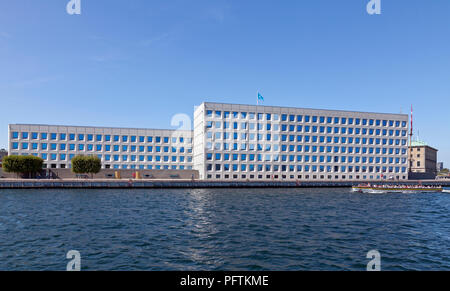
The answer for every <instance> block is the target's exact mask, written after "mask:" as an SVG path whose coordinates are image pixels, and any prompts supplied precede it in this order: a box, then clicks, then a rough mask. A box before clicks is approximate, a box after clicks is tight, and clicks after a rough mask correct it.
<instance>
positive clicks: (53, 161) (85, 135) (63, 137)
mask: <svg viewBox="0 0 450 291" xmlns="http://www.w3.org/2000/svg"><path fill="white" fill-rule="evenodd" d="M9 152H10V154H11V155H34V156H38V157H41V158H42V159H43V160H44V164H45V167H46V168H53V169H63V168H70V166H71V164H70V161H71V160H72V158H73V157H75V156H76V155H80V154H82V155H96V156H98V157H99V158H100V159H101V161H102V167H103V168H105V169H142V170H144V169H145V170H190V169H192V131H178V130H177V131H175V130H163V129H133V128H109V127H87V126H58V125H33V124H10V125H9Z"/></svg>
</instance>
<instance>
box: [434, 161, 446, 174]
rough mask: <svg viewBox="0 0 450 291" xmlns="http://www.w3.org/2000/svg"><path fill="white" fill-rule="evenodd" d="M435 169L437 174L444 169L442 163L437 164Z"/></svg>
mask: <svg viewBox="0 0 450 291" xmlns="http://www.w3.org/2000/svg"><path fill="white" fill-rule="evenodd" d="M436 167H437V169H436V171H437V172H440V171H442V170H443V169H444V162H438V163H437V166H436Z"/></svg>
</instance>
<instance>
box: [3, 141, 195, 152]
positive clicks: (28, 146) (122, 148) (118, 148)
mask: <svg viewBox="0 0 450 291" xmlns="http://www.w3.org/2000/svg"><path fill="white" fill-rule="evenodd" d="M11 148H12V149H13V150H18V149H19V143H18V142H13V143H12V144H11ZM20 149H22V150H44V151H45V150H52V151H56V150H59V151H66V150H69V151H77V150H78V151H97V152H101V151H105V152H110V151H114V152H128V151H130V152H140V153H144V152H147V153H152V152H156V153H159V152H164V153H184V152H187V153H192V148H188V149H185V147H174V146H170V147H169V146H134V145H132V146H128V145H101V144H96V145H94V144H65V143H59V144H58V143H51V144H47V143H40V144H38V143H27V142H23V143H20Z"/></svg>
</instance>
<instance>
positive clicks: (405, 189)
mask: <svg viewBox="0 0 450 291" xmlns="http://www.w3.org/2000/svg"><path fill="white" fill-rule="evenodd" d="M352 192H358V193H372V194H381V193H434V192H442V187H441V186H424V185H371V184H364V185H358V186H353V187H352Z"/></svg>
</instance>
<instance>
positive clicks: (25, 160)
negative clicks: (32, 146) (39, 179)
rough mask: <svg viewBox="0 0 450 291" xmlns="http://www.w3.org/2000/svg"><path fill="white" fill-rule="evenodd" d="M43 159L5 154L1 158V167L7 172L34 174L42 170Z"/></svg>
mask: <svg viewBox="0 0 450 291" xmlns="http://www.w3.org/2000/svg"><path fill="white" fill-rule="evenodd" d="M43 163H44V160H42V159H41V158H39V157H35V156H6V157H4V158H3V169H4V170H5V172H8V173H16V174H28V175H29V176H33V175H34V174H36V173H38V172H40V171H41V170H42V165H43Z"/></svg>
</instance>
